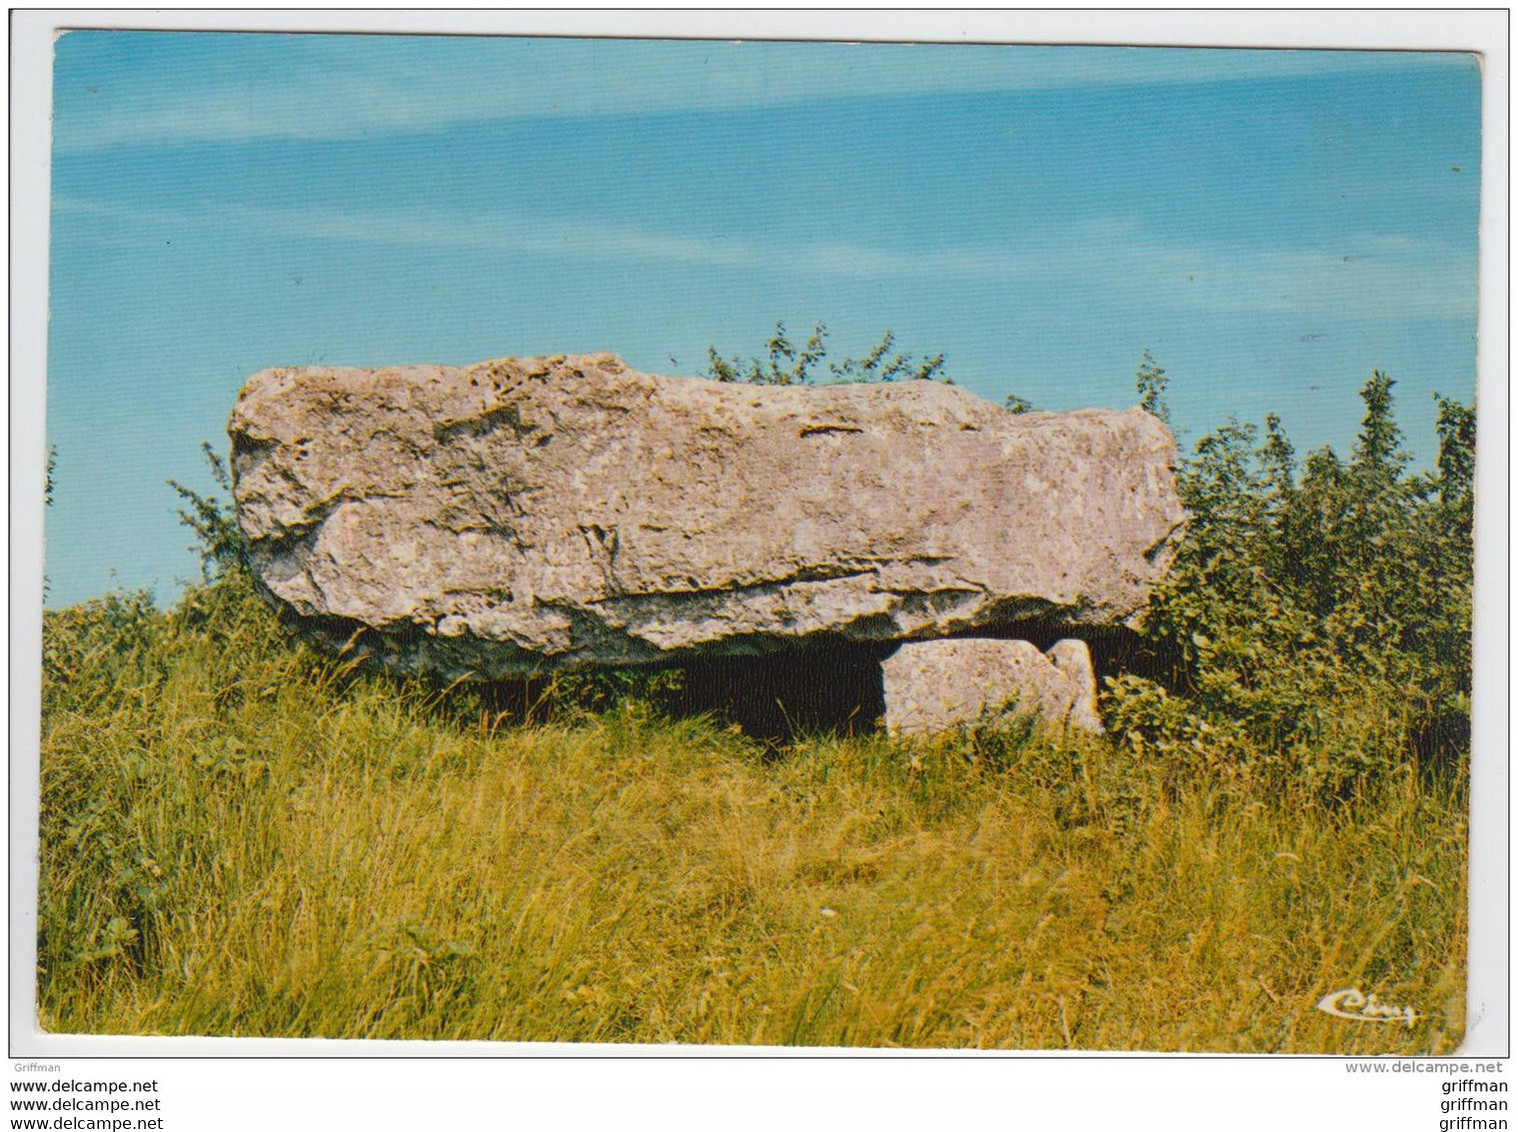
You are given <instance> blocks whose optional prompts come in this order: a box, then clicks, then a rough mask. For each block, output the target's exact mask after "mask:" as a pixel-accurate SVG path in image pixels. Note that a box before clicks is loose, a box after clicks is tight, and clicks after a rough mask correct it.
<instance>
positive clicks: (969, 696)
mask: <svg viewBox="0 0 1518 1132" xmlns="http://www.w3.org/2000/svg"><path fill="white" fill-rule="evenodd" d="M880 668H881V672H882V674H883V676H884V686H885V687H884V690H885V726H886V730H887V731H889V732H892V733H894V734H902V733H910V732H933V731H944V730H948V729H950V728H953V727H958V726H966V725H973V724H992V725H994V724H995V722H996V720H997V718H998V717H1001V716H1002V715H1004V714H1005V711H1006V710H1007V709H1009V708H1010V710H1014V711H1024V712H1034V713H1036V714H1038V715H1040V716H1042V717H1043V718H1044V719H1045V720H1046V721H1048V722H1051V723H1056V724H1063V725H1065V726H1068V727H1077V728H1080V729H1082V730H1085V731H1095V732H1098V733H1100V732H1101V730H1102V722H1101V719H1100V718H1099V717H1098V716H1097V714H1096V673H1095V671H1094V670H1093V669H1092V667H1091V653H1090V651H1089V650H1088V649H1087V648H1086V642H1085V641H1076V640H1063V641H1058V642H1056V643H1055V645H1054V647H1053V648H1051V649H1050V650H1049V651H1048V652H1047V653H1044V652H1040V651H1039V650H1038V647H1037V646H1036V645H1034V644H1032V643H1030V642H1028V641H1002V640H955V641H912V642H909V643H907V644H904V645H902V646H901V648H899V649H898V650H897V651H896V652H895V653H894V654H893V655H892V656H889V657H887V658H886V659H885V660H884V661H882V662H881V665H880Z"/></svg>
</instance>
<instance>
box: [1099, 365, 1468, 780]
mask: <svg viewBox="0 0 1518 1132" xmlns="http://www.w3.org/2000/svg"><path fill="white" fill-rule="evenodd" d="M1155 368H1156V367H1154V366H1153V363H1152V361H1151V360H1149V359H1147V356H1146V364H1145V368H1144V369H1143V370H1141V371H1140V384H1141V387H1142V385H1143V383H1144V378H1145V377H1146V376H1148V377H1149V378H1150V383H1149V388H1150V390H1151V391H1152V390H1153V387H1154V382H1153V377H1152V373H1153V371H1154V370H1155ZM1392 384H1393V383H1392V381H1391V379H1390V378H1388V377H1387V376H1386V375H1384V374H1382V373H1379V372H1377V373H1374V374H1373V375H1372V377H1371V379H1370V380H1369V381H1368V382H1367V383H1366V384H1365V386H1364V387H1363V389H1362V390H1361V399H1362V400H1363V402H1364V404H1365V417H1364V420H1363V422H1362V424H1361V428H1360V433H1359V437H1358V439H1357V441H1356V443H1355V446H1354V450H1353V452H1352V453H1351V455H1350V458H1349V459H1348V460H1347V461H1344V460H1341V459H1340V458H1339V457H1338V456H1337V455H1336V454H1335V453H1334V452H1333V451H1332V450H1331V449H1328V448H1325V449H1322V450H1320V451H1318V452H1314V453H1312V454H1311V455H1310V456H1309V457H1308V458H1307V460H1306V462H1305V464H1304V465H1303V466H1302V468H1301V470H1300V473H1299V471H1298V468H1297V464H1296V459H1295V454H1294V452H1293V450H1292V446H1291V444H1290V442H1289V441H1288V440H1287V438H1286V436H1285V434H1284V433H1283V432H1282V430H1281V425H1280V421H1279V419H1278V418H1276V417H1275V416H1273V415H1272V416H1268V417H1266V420H1265V428H1264V431H1263V434H1262V433H1261V431H1260V430H1259V429H1258V428H1256V427H1255V426H1254V425H1252V424H1245V423H1240V422H1238V421H1230V422H1229V423H1227V424H1225V425H1224V426H1222V427H1221V428H1219V429H1217V430H1215V431H1213V432H1212V433H1209V434H1208V435H1207V436H1205V437H1203V438H1202V439H1201V440H1200V441H1199V442H1198V443H1197V445H1196V448H1195V452H1194V454H1193V455H1191V456H1190V457H1189V458H1186V459H1184V460H1183V461H1182V463H1181V466H1180V468H1179V471H1178V477H1177V486H1178V489H1179V491H1180V494H1181V498H1182V501H1183V503H1184V504H1185V506H1186V508H1187V510H1188V512H1189V513H1190V516H1191V518H1190V523H1189V527H1188V529H1187V532H1186V537H1185V539H1184V540H1183V542H1182V544H1181V547H1180V550H1179V553H1178V555H1177V558H1176V562H1175V565H1174V568H1173V569H1172V570H1171V572H1170V574H1169V576H1168V577H1167V578H1166V580H1165V581H1164V583H1163V584H1162V585H1161V586H1160V587H1159V588H1158V590H1157V592H1156V594H1155V596H1154V600H1153V603H1152V605H1151V608H1150V610H1149V613H1148V617H1147V622H1146V626H1145V629H1144V647H1143V648H1142V650H1141V652H1140V654H1139V657H1138V659H1137V662H1136V663H1135V665H1134V668H1135V672H1134V673H1130V674H1128V675H1125V676H1122V677H1118V678H1115V679H1110V680H1109V681H1108V682H1107V689H1106V709H1107V713H1108V718H1109V724H1110V725H1111V726H1112V728H1113V730H1114V731H1115V732H1117V733H1118V734H1119V735H1121V736H1123V737H1124V738H1125V739H1126V740H1127V741H1128V742H1129V743H1131V744H1134V745H1136V746H1139V747H1141V748H1144V749H1148V750H1152V751H1154V752H1156V753H1158V754H1160V755H1164V756H1167V757H1179V756H1180V754H1181V753H1182V752H1184V751H1186V750H1188V749H1190V750H1205V751H1206V752H1207V757H1208V758H1210V759H1212V760H1214V761H1219V760H1221V761H1225V762H1226V761H1232V762H1240V761H1244V762H1249V763H1251V769H1252V770H1254V771H1262V770H1267V769H1273V770H1281V771H1286V772H1289V773H1291V774H1294V775H1298V776H1304V775H1305V776H1306V777H1307V778H1308V779H1309V780H1310V781H1311V782H1313V783H1314V784H1315V785H1316V786H1317V787H1318V788H1320V789H1321V790H1322V791H1323V792H1325V793H1327V794H1330V795H1337V796H1342V795H1343V794H1345V793H1346V792H1348V791H1350V790H1352V789H1354V788H1355V786H1356V784H1358V783H1361V782H1363V781H1364V780H1365V779H1367V778H1368V777H1374V776H1377V775H1382V774H1384V773H1386V772H1387V771H1389V770H1391V769H1392V768H1394V767H1396V766H1399V765H1401V764H1402V763H1404V762H1408V761H1414V762H1418V763H1420V764H1421V765H1424V766H1426V767H1431V766H1436V765H1438V764H1440V763H1444V762H1448V761H1449V760H1450V759H1452V758H1455V757H1458V756H1460V755H1461V754H1462V753H1463V752H1464V750H1465V748H1466V745H1467V744H1468V736H1469V720H1470V680H1471V654H1470V633H1471V581H1472V561H1473V558H1472V542H1471V518H1472V495H1471V479H1472V470H1473V467H1474V445H1475V416H1474V412H1473V410H1472V409H1471V408H1469V407H1467V406H1464V405H1461V404H1459V403H1458V402H1455V401H1452V400H1449V399H1445V398H1440V399H1439V418H1438V420H1439V426H1438V427H1439V458H1438V461H1437V465H1436V470H1435V471H1433V472H1429V473H1422V474H1416V475H1410V474H1408V473H1407V470H1406V469H1407V465H1408V462H1409V459H1408V456H1407V453H1406V451H1405V449H1404V448H1403V446H1402V437H1401V433H1400V431H1399V429H1398V428H1397V425H1396V422H1395V419H1394V417H1393V413H1392V397H1391V387H1392ZM1143 391H1144V390H1143V389H1142V388H1141V392H1143ZM1154 402H1155V399H1154V398H1151V403H1150V405H1149V406H1148V407H1150V408H1151V409H1153V408H1155V407H1156V404H1155V403H1154Z"/></svg>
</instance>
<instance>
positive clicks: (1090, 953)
mask: <svg viewBox="0 0 1518 1132" xmlns="http://www.w3.org/2000/svg"><path fill="white" fill-rule="evenodd" d="M243 587H244V583H242V582H240V581H238V580H237V579H236V578H235V577H233V578H229V579H226V580H223V581H222V582H220V583H218V584H217V585H214V586H211V587H208V588H204V589H200V590H196V591H193V592H192V593H191V594H190V595H189V596H188V597H187V598H186V600H185V601H184V602H183V603H182V604H181V606H180V607H179V608H177V609H176V610H175V611H174V612H173V613H171V614H162V613H158V612H156V611H153V610H152V609H151V608H150V607H148V606H147V605H145V604H139V605H136V606H134V605H133V603H132V602H131V601H130V600H128V599H124V598H119V597H118V598H113V599H111V600H110V601H107V602H101V603H96V604H95V605H93V606H91V607H83V608H78V609H75V610H70V611H65V612H64V613H61V614H50V615H49V626H48V633H47V649H48V656H47V658H46V664H45V669H46V670H45V684H46V687H45V692H44V698H45V704H44V741H43V752H42V806H43V811H42V826H41V828H42V859H41V885H40V891H39V893H38V910H39V932H38V965H39V970H38V995H39V1003H40V1007H39V1010H40V1022H41V1025H42V1026H43V1028H45V1029H47V1030H52V1031H64V1032H89V1033H132V1034H220V1035H241V1036H260V1037H329V1038H340V1037H348V1038H352V1037H365V1038H431V1039H487V1040H512V1041H560V1042H658V1043H665V1042H681V1043H739V1044H746V1045H764V1044H773V1043H780V1044H794V1045H810V1046H880V1047H888V1046H911V1047H949V1048H1018V1049H1034V1048H1038V1049H1059V1048H1080V1049H1113V1050H1116V1049H1122V1050H1130V1049H1138V1050H1217V1051H1243V1052H1267V1051H1280V1052H1336V1053H1352V1054H1368V1053H1397V1054H1413V1053H1440V1052H1446V1051H1449V1050H1451V1049H1452V1048H1453V1047H1454V1046H1455V1044H1456V1043H1458V1041H1459V1039H1460V1035H1461V1033H1462V1030H1463V1027H1464V1013H1463V1011H1464V1007H1463V1002H1464V987H1465V937H1466V914H1465V907H1466V880H1465V862H1466V827H1465V816H1464V815H1465V798H1464V785H1463V779H1462V778H1461V777H1460V774H1459V772H1458V768H1457V770H1456V771H1454V772H1451V773H1447V774H1445V775H1444V776H1443V777H1438V778H1429V777H1427V776H1424V777H1420V776H1419V775H1418V774H1416V773H1415V772H1413V771H1411V770H1407V771H1404V772H1400V773H1397V774H1393V775H1391V776H1389V777H1386V778H1384V779H1382V780H1380V781H1379V782H1378V783H1376V784H1375V785H1373V786H1368V787H1367V788H1366V789H1364V790H1363V791H1361V792H1360V793H1359V794H1358V795H1356V796H1354V797H1352V798H1350V799H1349V800H1348V801H1346V802H1344V803H1342V804H1330V803H1325V802H1324V801H1322V800H1320V799H1318V798H1316V797H1313V796H1309V795H1307V794H1306V793H1305V792H1304V793H1293V791H1292V790H1291V789H1289V787H1288V786H1283V784H1282V783H1281V782H1279V781H1269V782H1267V781H1264V780H1255V779H1252V778H1251V777H1250V775H1249V773H1248V772H1247V768H1237V769H1236V770H1235V771H1232V772H1230V771H1220V770H1218V768H1216V767H1215V766H1207V767H1205V768H1194V769H1186V768H1179V769H1178V768H1177V767H1176V766H1175V765H1171V764H1162V763H1159V762H1155V761H1153V760H1152V759H1144V758H1141V757H1140V756H1139V755H1138V754H1136V753H1135V752H1134V751H1132V750H1130V749H1127V748H1125V747H1122V746H1120V745H1117V744H1114V743H1112V742H1110V741H1108V740H1106V739H1101V738H1092V737H1064V736H1059V735H1051V734H1046V733H1041V732H1039V731H1038V730H1037V729H1036V728H1033V727H1032V726H1024V727H1021V728H1013V729H1011V730H1010V731H1007V732H1002V733H998V734H978V735H962V736H957V737H951V738H946V739H943V740H940V741H936V742H927V741H920V742H907V741H891V740H887V739H885V738H881V737H867V738H853V739H814V740H810V741H807V742H803V743H800V744H797V745H795V746H793V747H791V748H789V749H786V750H783V751H780V752H778V753H777V752H774V751H771V750H768V749H767V748H765V747H763V746H762V745H760V744H758V743H755V742H753V741H751V740H749V739H746V738H745V737H743V736H742V735H739V734H735V733H733V732H732V731H730V730H727V729H724V728H723V727H721V726H720V725H719V724H716V723H713V722H710V721H706V720H671V719H666V718H661V717H660V716H659V715H658V714H657V713H655V712H653V711H651V710H650V709H649V708H647V707H646V706H643V705H641V704H639V703H637V702H630V703H624V704H623V705H621V706H619V707H615V708H613V709H610V710H607V711H603V712H600V713H580V714H573V713H571V714H569V715H568V716H564V717H561V718H559V719H557V720H556V721H553V722H549V723H547V724H543V725H538V726H531V727H527V726H520V725H517V724H515V723H514V722H513V721H510V720H507V721H504V722H503V721H501V720H499V719H495V718H492V717H490V716H489V715H488V714H486V713H480V712H478V711H475V710H474V709H473V707H472V706H471V701H470V700H469V699H468V697H467V696H460V695H458V694H451V695H441V694H437V693H435V692H432V691H429V690H426V689H421V688H418V687H416V686H398V685H396V684H394V683H392V682H390V681H387V680H384V679H381V678H376V677H368V676H363V675H359V674H355V673H352V672H347V671H345V670H343V669H342V668H341V667H339V666H337V665H334V664H332V663H330V662H324V661H321V660H319V659H317V658H315V657H313V656H311V655H309V654H308V653H306V652H305V651H304V650H302V649H299V648H292V647H291V646H289V645H288V644H287V643H286V642H285V641H284V640H283V638H282V636H281V634H280V632H279V630H278V628H277V627H276V626H275V625H274V623H273V620H272V618H271V617H270V616H269V615H268V614H267V613H266V612H265V611H264V610H263V609H262V608H260V607H259V606H258V605H257V604H256V603H255V602H253V601H251V600H249V596H248V594H247V593H246V591H245V589H244V588H243ZM1350 986H1356V987H1359V988H1361V989H1362V990H1364V991H1366V992H1374V993H1375V994H1377V995H1378V996H1379V997H1380V998H1381V999H1382V1000H1383V1001H1386V1002H1391V1003H1396V1004H1406V1005H1409V1006H1412V1007H1414V1008H1415V1009H1416V1010H1417V1011H1419V1013H1420V1014H1421V1015H1422V1017H1421V1018H1420V1019H1419V1020H1418V1021H1417V1022H1416V1023H1415V1024H1414V1025H1412V1026H1411V1027H1409V1026H1406V1025H1402V1024H1384V1023H1383V1024H1378V1023H1372V1022H1356V1021H1350V1020H1347V1019H1342V1018H1336V1017H1332V1016H1329V1015H1327V1014H1324V1013H1321V1012H1319V1011H1318V1010H1316V1009H1315V1008H1314V1004H1315V1003H1316V1002H1317V1000H1318V999H1319V998H1320V997H1321V996H1322V995H1323V994H1325V993H1326V992H1329V991H1332V990H1335V989H1338V988H1341V987H1350Z"/></svg>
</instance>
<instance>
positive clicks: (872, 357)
mask: <svg viewBox="0 0 1518 1132" xmlns="http://www.w3.org/2000/svg"><path fill="white" fill-rule="evenodd" d="M827 334H828V332H827V327H825V326H824V325H822V323H820V322H819V323H817V325H816V326H814V327H813V328H812V333H811V335H810V336H809V337H808V338H807V340H806V343H805V344H804V345H800V346H798V345H796V344H795V343H794V342H792V341H791V340H790V337H789V336H788V335H787V334H786V332H785V324H784V323H780V322H777V323H775V333H774V335H773V336H772V337H771V338H770V340H769V341H768V342H767V343H766V344H765V347H766V351H767V353H766V357H765V358H763V359H760V358H747V359H745V358H741V357H738V356H734V357H731V358H724V357H723V356H722V355H721V354H719V353H717V350H716V348H715V347H708V348H707V359H708V362H707V371H706V376H708V377H710V378H712V379H713V380H716V381H742V382H747V383H748V384H750V385H807V384H810V383H811V382H813V381H814V380H816V373H815V371H814V369H813V367H814V366H816V365H817V364H818V363H819V362H821V361H822V360H823V359H824V358H826V357H827V352H828V351H827ZM895 348H896V336H895V335H894V334H892V333H891V332H890V331H889V330H887V331H886V332H885V333H884V334H883V335H881V338H880V341H879V342H878V343H877V344H876V345H875V346H874V347H872V348H871V349H870V350H869V352H867V353H866V354H865V355H864V357H862V358H846V359H844V360H843V361H841V362H829V363H828V367H827V368H828V373H829V375H830V377H831V380H832V381H835V382H867V381H943V382H949V378H948V377H947V376H946V375H945V374H944V372H943V369H944V357H943V355H942V354H935V355H933V357H931V358H928V359H927V360H925V361H923V360H919V359H918V358H916V357H914V356H913V355H911V354H908V353H901V352H894V353H893V351H894V350H895ZM949 383H950V384H953V383H952V382H949Z"/></svg>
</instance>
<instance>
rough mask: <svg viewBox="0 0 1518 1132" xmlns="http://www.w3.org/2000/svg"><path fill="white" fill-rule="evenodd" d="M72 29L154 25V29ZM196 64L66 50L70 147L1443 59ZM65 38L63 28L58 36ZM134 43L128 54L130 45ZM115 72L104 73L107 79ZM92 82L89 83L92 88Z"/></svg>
mask: <svg viewBox="0 0 1518 1132" xmlns="http://www.w3.org/2000/svg"><path fill="white" fill-rule="evenodd" d="M74 34H75V35H81V34H88V35H117V36H134V37H150V36H152V35H153V33H146V32H116V33H110V32H96V33H74ZM240 38H241V39H243V40H245V41H247V45H248V49H249V50H248V52H247V56H246V59H245V60H242V61H241V62H240V61H239V58H238V57H237V56H236V55H232V56H231V57H218V59H217V65H216V66H214V67H213V66H207V67H205V68H204V69H203V70H200V69H197V68H196V67H195V66H193V65H188V66H186V65H179V64H178V61H176V60H175V58H174V56H173V53H172V52H160V53H158V54H157V55H156V56H155V57H154V58H155V59H156V60H157V61H156V63H154V64H153V65H146V64H145V65H143V66H140V67H137V68H135V69H131V70H128V71H123V72H121V73H118V74H112V75H107V76H106V77H105V78H104V79H101V80H95V81H96V82H97V85H96V86H95V87H94V88H93V89H94V95H93V96H86V95H81V94H80V93H79V92H78V90H77V88H78V87H79V86H81V85H83V84H86V83H89V82H91V81H92V79H93V76H92V75H90V74H87V73H76V71H82V70H83V68H84V64H83V63H75V62H73V59H74V56H73V55H71V54H70V53H69V52H67V51H64V52H61V53H60V54H59V63H58V67H59V79H60V86H59V90H60V91H66V92H67V93H68V98H67V99H62V100H60V103H59V106H58V111H59V112H58V113H57V115H56V116H55V134H54V144H55V147H56V148H57V149H58V150H59V151H60V152H66V153H73V152H86V151H94V150H102V149H110V148H113V147H118V146H164V145H183V144H187V143H201V142H252V141H272V140H280V139H284V140H307V141H320V140H339V139H356V138H373V137H376V136H381V135H386V134H402V133H417V132H425V131H428V130H435V129H441V128H447V127H450V126H457V125H462V124H467V123H473V122H487V121H512V120H523V119H533V118H545V117H555V116H562V117H579V116H599V115H626V114H640V113H661V112H669V111H681V110H741V109H753V108H758V107H765V106H777V105H784V104H788V103H797V102H804V101H809V100H816V99H826V98H851V97H895V96H901V95H912V94H946V93H958V92H977V91H979V92H996V91H1032V90H1046V89H1056V88H1070V87H1081V86H1104V85H1151V84H1179V83H1215V82H1233V81H1239V80H1251V79H1269V78H1293V77H1296V78H1304V77H1312V76H1320V75H1327V74H1335V73H1345V72H1356V71H1366V70H1375V69H1384V68H1395V67H1402V68H1406V67H1425V66H1442V67H1449V66H1453V65H1458V63H1459V61H1460V60H1461V59H1463V58H1465V57H1461V56H1455V55H1449V54H1427V53H1424V54H1419V53H1407V52H1367V51H1286V50H1274V51H1266V50H1250V51H1242V50H1214V49H1198V48H1092V47H995V46H982V45H912V44H807V43H747V44H730V43H713V42H674V41H630V40H625V41H616V40H543V39H536V40H535V39H500V38H447V37H445V38H411V37H373V36H371V37H347V36H280V37H271V36H255V37H240ZM65 42H67V38H66V39H65ZM127 54H129V53H127ZM99 84H104V85H99ZM87 89H88V88H87Z"/></svg>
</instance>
